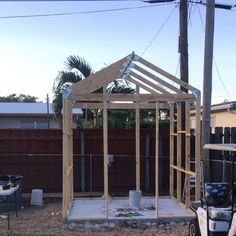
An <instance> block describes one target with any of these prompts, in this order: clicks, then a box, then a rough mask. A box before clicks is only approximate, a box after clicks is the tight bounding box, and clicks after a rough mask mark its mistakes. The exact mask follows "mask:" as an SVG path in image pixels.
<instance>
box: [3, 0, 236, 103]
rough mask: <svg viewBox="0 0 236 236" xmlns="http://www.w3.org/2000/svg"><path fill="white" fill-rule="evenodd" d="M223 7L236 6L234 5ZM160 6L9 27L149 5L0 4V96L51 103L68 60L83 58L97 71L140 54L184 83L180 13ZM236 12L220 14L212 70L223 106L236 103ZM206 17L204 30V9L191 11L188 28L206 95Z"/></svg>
mask: <svg viewBox="0 0 236 236" xmlns="http://www.w3.org/2000/svg"><path fill="white" fill-rule="evenodd" d="M216 2H217V1H216ZM220 2H221V3H222V2H223V3H230V4H236V1H233V0H231V1H229V0H228V1H226V0H225V1H220ZM155 5H156V4H152V7H150V8H140V9H134V10H126V11H112V12H101V13H90V14H75V15H67V16H54V17H33V18H13V19H4V18H1V17H4V16H13V15H32V14H50V13H67V12H84V11H93V10H103V9H117V8H125V7H139V6H150V4H148V3H143V2H141V1H104V2H101V1H92V2H91V1H90V2H88V1H87V2H1V1H0V29H1V37H0V80H1V86H0V96H5V95H8V94H11V93H17V94H19V93H24V94H29V95H32V96H37V97H39V98H40V100H44V101H45V98H46V94H47V93H49V95H50V98H52V86H53V81H54V79H55V78H56V76H57V74H58V72H59V71H60V70H63V69H64V61H65V60H66V58H67V57H68V56H69V55H79V56H81V57H83V58H85V59H86V60H87V61H88V62H89V63H90V64H91V66H92V67H93V69H94V71H97V70H100V69H101V68H103V67H104V66H105V65H109V64H110V63H113V62H115V61H117V60H119V59H120V58H122V57H124V56H126V55H128V54H130V53H131V52H132V51H135V52H136V54H138V55H140V56H142V57H144V58H145V59H147V60H149V61H151V62H152V63H153V64H156V65H157V66H159V67H161V68H162V69H164V70H166V71H168V72H169V73H172V74H174V75H177V76H179V71H178V62H179V55H178V34H179V30H178V29H179V23H178V17H179V16H178V5H177V4H176V3H175V4H173V3H168V4H159V5H158V6H155ZM235 10H236V8H234V9H233V10H231V11H228V10H220V9H216V11H215V38H214V58H215V61H216V64H217V68H216V67H215V66H214V67H213V94H212V96H213V97H212V100H213V103H216V102H222V101H224V99H227V100H230V99H231V100H236V59H235V57H236V43H235V42H236V41H235V39H236V27H235V22H236V11H235ZM200 16H201V17H202V20H203V24H205V7H204V6H202V5H198V4H197V5H195V4H192V5H191V7H190V21H189V83H190V84H192V85H193V86H195V87H197V88H199V89H200V90H202V82H203V62H204V60H203V57H204V28H203V27H204V26H203V25H202V22H201V17H200ZM168 17H169V19H168V20H167V18H168ZM155 35H156V37H155ZM154 37H155V39H154ZM153 39H154V40H153ZM152 40H153V42H152V44H151V45H150V47H149V48H148V49H147V50H146V51H145V52H144V50H145V48H146V47H147V45H149V43H150V42H151V41H152ZM143 52H144V53H143ZM217 69H218V72H219V73H217ZM176 71H177V74H176ZM219 75H220V76H219ZM222 82H223V84H222ZM227 93H228V94H229V95H230V97H229V96H228V94H227Z"/></svg>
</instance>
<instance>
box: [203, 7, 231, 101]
mask: <svg viewBox="0 0 236 236" xmlns="http://www.w3.org/2000/svg"><path fill="white" fill-rule="evenodd" d="M198 13H199V16H200V20H201V23H202V27H203V30H205V26H204V23H203V19H202V15H201V12H200V9H199V6H198ZM213 64H214V66H215V69H216V73H217V75H218V78H219V80H220V82H221V85H222V86H223V88H224V90H225V92H226V94H227V96H228V97H229V99H230V101H232V98H231V96H230V94H229V91H228V89H227V88H226V86H225V84H224V82H223V79H222V77H221V74H220V71H219V68H218V66H217V63H216V60H215V58H214V56H213Z"/></svg>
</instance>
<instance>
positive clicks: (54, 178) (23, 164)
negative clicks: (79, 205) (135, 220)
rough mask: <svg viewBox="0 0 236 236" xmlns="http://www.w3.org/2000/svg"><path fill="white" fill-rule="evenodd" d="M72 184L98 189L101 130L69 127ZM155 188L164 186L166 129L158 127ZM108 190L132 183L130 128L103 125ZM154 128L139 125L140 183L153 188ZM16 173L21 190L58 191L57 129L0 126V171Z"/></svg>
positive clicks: (125, 188) (165, 188) (132, 137)
mask: <svg viewBox="0 0 236 236" xmlns="http://www.w3.org/2000/svg"><path fill="white" fill-rule="evenodd" d="M73 132H74V133H73V138H74V146H73V149H74V187H75V189H74V190H75V192H78V191H87V192H89V191H91V192H95V191H103V155H102V153H103V143H102V142H103V139H102V135H103V134H102V130H100V129H86V130H78V129H76V130H74V131H73ZM160 134H161V135H160V154H161V159H160V173H161V174H160V193H161V194H162V195H166V194H167V192H168V175H169V174H168V173H169V168H168V165H169V160H168V156H169V130H168V129H167V128H161V129H160ZM109 153H110V154H112V155H113V157H112V158H111V159H110V161H111V162H110V165H109V192H110V193H113V192H114V193H117V192H127V191H128V190H130V189H132V188H135V130H134V129H112V130H109ZM154 153H155V130H154V129H142V130H141V187H142V190H143V191H144V192H154V166H155V165H154ZM5 174H7V175H22V176H23V182H24V183H23V191H24V192H31V190H32V189H33V188H41V189H43V190H44V192H61V191H62V131H61V130H22V129H20V130H14V129H12V130H3V129H2V130H0V175H5Z"/></svg>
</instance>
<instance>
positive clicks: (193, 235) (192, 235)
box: [189, 219, 200, 236]
mask: <svg viewBox="0 0 236 236" xmlns="http://www.w3.org/2000/svg"><path fill="white" fill-rule="evenodd" d="M189 236H200V231H199V227H198V222H197V219H193V220H191V221H190V223H189Z"/></svg>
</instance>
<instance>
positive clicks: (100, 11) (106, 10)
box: [0, 2, 173, 19]
mask: <svg viewBox="0 0 236 236" xmlns="http://www.w3.org/2000/svg"><path fill="white" fill-rule="evenodd" d="M171 4H173V3H172V2H170V3H163V4H156V5H154V4H152V5H148V6H138V7H123V8H113V9H101V10H92V11H75V12H64V13H45V14H31V15H12V16H0V19H18V18H36V17H53V16H68V15H82V14H94V13H104V12H116V11H127V10H135V9H142V8H151V7H160V6H163V5H171Z"/></svg>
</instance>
